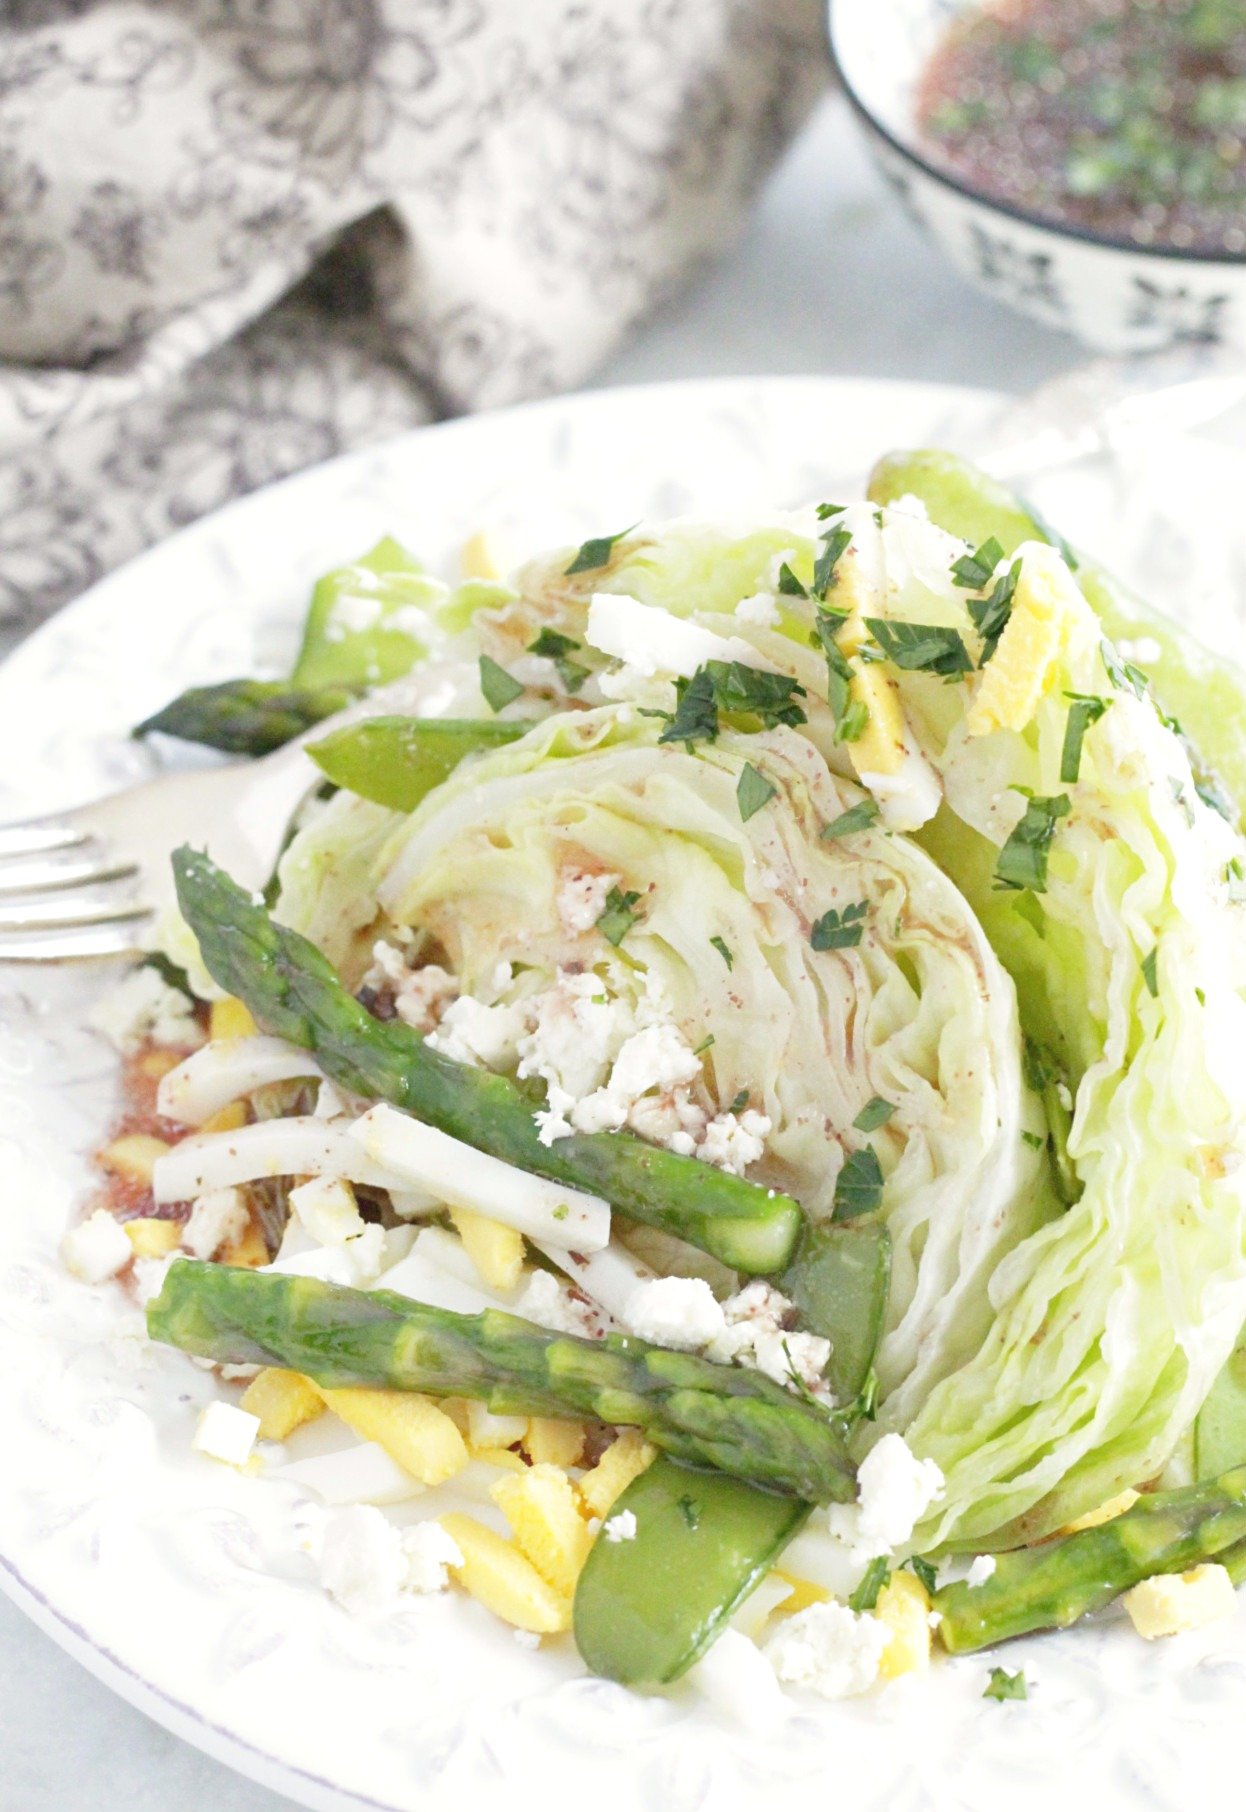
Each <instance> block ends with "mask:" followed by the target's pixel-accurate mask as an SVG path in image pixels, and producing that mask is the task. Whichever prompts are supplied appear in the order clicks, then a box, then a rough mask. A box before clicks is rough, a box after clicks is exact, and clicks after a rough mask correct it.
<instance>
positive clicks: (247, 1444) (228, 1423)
mask: <svg viewBox="0 0 1246 1812" xmlns="http://www.w3.org/2000/svg"><path fill="white" fill-rule="evenodd" d="M259 1432H260V1419H259V1417H258V1416H253V1415H251V1414H249V1413H248V1411H247V1410H245V1409H238V1408H237V1407H236V1406H235V1405H234V1404H232V1403H220V1402H216V1403H209V1404H208V1405H207V1407H206V1408H205V1409H204V1411H203V1413H202V1414H201V1415H200V1417H199V1425H198V1427H197V1428H196V1429H195V1433H194V1438H193V1440H192V1441H191V1446H192V1447H193V1448H194V1449H195V1452H196V1453H203V1454H206V1455H207V1456H208V1458H209V1459H211V1460H222V1461H224V1463H225V1465H227V1466H245V1465H246V1463H247V1461H248V1460H249V1459H250V1458H251V1450H252V1448H253V1447H254V1446H255V1438H256V1436H257V1435H258V1434H259Z"/></svg>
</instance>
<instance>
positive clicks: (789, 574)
mask: <svg viewBox="0 0 1246 1812" xmlns="http://www.w3.org/2000/svg"><path fill="white" fill-rule="evenodd" d="M779 590H780V591H781V592H782V593H783V596H784V597H785V598H807V597H808V596H809V592H808V590H807V588H806V587H805V586H803V585H802V584H801V582H800V580H799V579H798V578H797V577H796V574H795V573H794V572H793V571H792V569H791V567H790V566H789V565H788V563H787V561H786V560H785V561H784V562H783V564H782V566H781V567H780V568H779Z"/></svg>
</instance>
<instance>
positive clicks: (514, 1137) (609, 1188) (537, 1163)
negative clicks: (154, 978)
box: [173, 848, 803, 1274]
mask: <svg viewBox="0 0 1246 1812" xmlns="http://www.w3.org/2000/svg"><path fill="white" fill-rule="evenodd" d="M173 872H174V877H175V879H176V882H177V896H178V901H179V903H180V905H181V908H182V912H183V914H184V915H185V917H186V919H187V922H188V923H189V924H190V926H191V929H192V930H193V931H194V933H195V935H196V937H197V938H198V940H199V948H200V950H201V951H202V954H203V960H204V962H205V963H206V964H207V967H208V970H209V972H210V974H211V975H212V977H213V979H214V980H215V981H217V982H218V983H219V984H220V986H221V987H222V988H225V989H226V990H227V991H228V992H229V993H230V994H233V995H237V997H238V998H239V999H240V1000H243V1001H245V1002H246V1004H247V1006H248V1007H249V1008H250V1010H251V1012H252V1013H253V1014H254V1016H255V1018H256V1020H257V1021H258V1023H259V1024H260V1025H261V1026H262V1027H263V1029H264V1030H265V1031H266V1032H272V1033H275V1034H276V1035H277V1036H278V1037H280V1038H286V1039H288V1040H289V1041H290V1043H291V1044H297V1045H302V1047H303V1048H304V1049H305V1050H309V1051H315V1053H316V1056H317V1058H318V1060H319V1062H320V1065H321V1067H322V1069H324V1071H325V1072H326V1074H328V1075H329V1076H331V1077H332V1078H333V1080H334V1081H335V1082H337V1083H339V1084H341V1086H342V1087H344V1088H346V1089H348V1090H350V1092H351V1093H352V1094H357V1095H363V1096H365V1097H367V1098H369V1099H374V1100H375V1099H379V1100H383V1101H389V1102H391V1103H392V1104H393V1105H394V1106H395V1107H399V1108H405V1109H406V1110H407V1111H408V1112H410V1113H413V1114H415V1115H417V1116H418V1117H419V1118H420V1119H421V1120H425V1121H427V1122H428V1124H429V1125H430V1126H436V1127H440V1129H441V1130H442V1131H443V1132H447V1133H450V1134H451V1135H452V1136H453V1137H454V1138H456V1139H462V1140H464V1141H465V1142H466V1143H467V1144H469V1145H475V1146H477V1147H478V1148H479V1149H480V1150H482V1151H487V1152H490V1153H492V1155H493V1156H494V1157H497V1158H502V1159H504V1160H505V1161H506V1162H507V1163H509V1164H514V1165H516V1166H518V1167H519V1168H520V1169H522V1170H529V1171H534V1172H535V1173H536V1174H537V1175H539V1176H546V1177H550V1178H552V1179H553V1180H554V1181H555V1182H557V1183H567V1184H570V1185H571V1186H572V1187H573V1188H576V1189H584V1190H587V1191H588V1193H589V1194H590V1195H600V1196H604V1197H605V1199H606V1200H607V1201H608V1202H610V1203H612V1204H613V1206H614V1207H615V1208H617V1209H618V1210H619V1212H620V1213H621V1214H625V1215H629V1216H630V1217H631V1218H632V1219H633V1220H638V1221H644V1222H646V1223H647V1224H648V1225H649V1226H652V1227H661V1228H662V1229H664V1231H666V1232H667V1233H674V1234H676V1235H677V1236H678V1237H679V1238H681V1239H685V1240H687V1241H689V1242H690V1244H692V1245H695V1246H700V1247H701V1248H702V1250H703V1251H705V1252H709V1253H712V1254H713V1256H714V1257H715V1258H718V1259H721V1260H722V1262H723V1263H724V1264H726V1265H730V1266H731V1267H732V1268H733V1269H734V1270H737V1271H745V1272H748V1273H750V1274H764V1273H766V1272H770V1271H779V1270H781V1269H782V1268H783V1266H784V1265H785V1264H786V1263H787V1261H788V1259H789V1258H790V1257H791V1255H792V1251H793V1248H794V1247H795V1244H796V1240H797V1237H798V1235H799V1233H800V1229H801V1224H802V1218H803V1217H802V1214H801V1210H800V1206H799V1204H798V1203H796V1202H795V1201H793V1200H792V1198H791V1196H787V1195H782V1194H779V1193H778V1192H775V1193H771V1192H770V1191H768V1190H766V1189H762V1188H760V1187H759V1186H758V1185H757V1184H755V1183H748V1182H746V1181H745V1180H744V1179H743V1178H742V1177H737V1176H732V1175H731V1174H730V1173H728V1172H726V1171H721V1170H715V1169H713V1168H712V1167H711V1166H709V1165H707V1164H703V1163H701V1161H700V1160H699V1159H697V1158H683V1157H678V1156H676V1154H675V1153H674V1152H670V1151H664V1150H662V1149H660V1148H659V1147H657V1146H653V1145H646V1144H645V1143H644V1141H643V1140H640V1139H637V1138H635V1137H634V1136H633V1135H632V1134H630V1133H587V1134H586V1133H574V1134H572V1135H571V1136H570V1137H569V1138H566V1139H558V1140H556V1141H555V1143H554V1144H553V1145H542V1143H541V1141H540V1138H539V1137H538V1134H537V1126H536V1121H535V1119H534V1116H533V1103H532V1101H531V1100H530V1099H529V1098H528V1097H527V1096H525V1095H524V1094H523V1093H522V1091H521V1090H520V1089H519V1088H517V1087H516V1085H515V1084H514V1083H513V1082H512V1081H510V1080H509V1078H507V1077H505V1076H494V1075H491V1074H490V1073H489V1072H488V1071H487V1070H478V1069H473V1068H472V1067H471V1066H470V1065H468V1064H463V1063H456V1062H455V1061H454V1060H453V1059H452V1058H449V1057H446V1056H443V1055H442V1053H441V1052H439V1051H434V1050H431V1049H430V1048H429V1046H428V1045H427V1044H426V1043H425V1041H424V1039H423V1038H421V1036H420V1035H419V1033H418V1032H415V1031H413V1030H412V1029H411V1028H410V1027H409V1026H406V1025H404V1024H403V1023H402V1022H401V1021H400V1020H389V1021H386V1022H384V1023H382V1022H381V1021H379V1020H376V1019H374V1018H373V1017H372V1015H371V1014H370V1013H369V1012H368V1011H367V1010H366V1009H365V1008H364V1007H362V1006H361V1005H360V1004H359V1002H358V1001H356V1000H355V999H354V998H353V997H352V996H351V995H350V994H349V993H348V992H347V990H346V989H345V988H344V987H343V986H342V983H341V982H340V981H339V979H338V977H337V975H336V974H335V972H334V970H333V968H332V966H331V964H329V963H328V962H327V961H326V959H325V958H324V957H323V956H322V955H321V953H320V951H318V950H317V949H316V947H315V945H314V944H311V943H309V942H308V940H307V939H306V938H304V937H301V936H300V935H299V934H298V933H297V932H294V931H290V930H288V929H287V928H286V927H285V926H283V925H278V924H275V923H274V921H273V920H272V919H271V918H270V917H269V915H268V913H267V912H266V911H265V910H264V908H263V906H261V905H257V904H256V902H255V901H254V900H253V899H252V898H251V896H250V895H249V894H247V893H245V892H244V891H243V889H242V888H241V887H238V886H236V885H235V883H234V882H233V881H231V880H230V878H229V876H228V875H226V874H224V873H222V871H221V870H220V869H219V868H217V867H216V866H215V864H214V863H213V862H211V861H210V860H209V859H208V857H207V856H206V855H203V854H200V853H197V852H196V851H194V850H191V849H188V848H183V849H179V850H177V851H176V852H175V853H174V856H173Z"/></svg>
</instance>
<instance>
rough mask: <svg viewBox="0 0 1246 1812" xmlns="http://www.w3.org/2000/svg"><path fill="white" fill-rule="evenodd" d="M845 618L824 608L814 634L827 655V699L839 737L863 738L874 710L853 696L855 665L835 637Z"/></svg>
mask: <svg viewBox="0 0 1246 1812" xmlns="http://www.w3.org/2000/svg"><path fill="white" fill-rule="evenodd" d="M843 621H844V619H843V617H842V616H838V615H836V614H835V613H834V612H833V611H829V610H820V611H819V612H818V615H817V619H816V621H815V623H814V638H815V640H816V641H817V642H818V643H820V644H821V647H822V652H823V654H825V656H826V702H827V704H828V705H829V706H830V707H831V716H832V718H833V719H834V721H835V741H836V742H859V741H860V740H861V737H862V735H863V733H864V731H865V726H866V724H867V723H868V722H869V721H870V711H869V706H868V705H866V704H865V703H863V701H862V700H861V699H859V698H854V697H853V696H852V668H851V667H850V666H849V665H848V660H847V657H846V655H845V654H844V651H843V649H842V648H841V647H840V645H839V643H838V642H837V641H836V640H835V636H836V633H837V631H838V630H839V629H841V628H842V627H843Z"/></svg>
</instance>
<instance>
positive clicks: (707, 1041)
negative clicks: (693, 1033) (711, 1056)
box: [692, 1032, 714, 1057]
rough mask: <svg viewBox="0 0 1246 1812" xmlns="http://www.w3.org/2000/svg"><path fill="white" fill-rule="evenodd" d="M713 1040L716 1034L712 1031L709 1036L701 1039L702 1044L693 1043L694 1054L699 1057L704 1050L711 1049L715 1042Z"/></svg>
mask: <svg viewBox="0 0 1246 1812" xmlns="http://www.w3.org/2000/svg"><path fill="white" fill-rule="evenodd" d="M713 1042H714V1034H713V1033H712V1032H711V1033H710V1034H709V1036H708V1037H707V1038H703V1039H702V1040H701V1042H700V1044H694V1045H693V1047H692V1055H693V1056H694V1057H699V1056H700V1055H701V1053H702V1051H708V1050H709V1048H710V1046H711V1045H712V1044H713Z"/></svg>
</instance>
